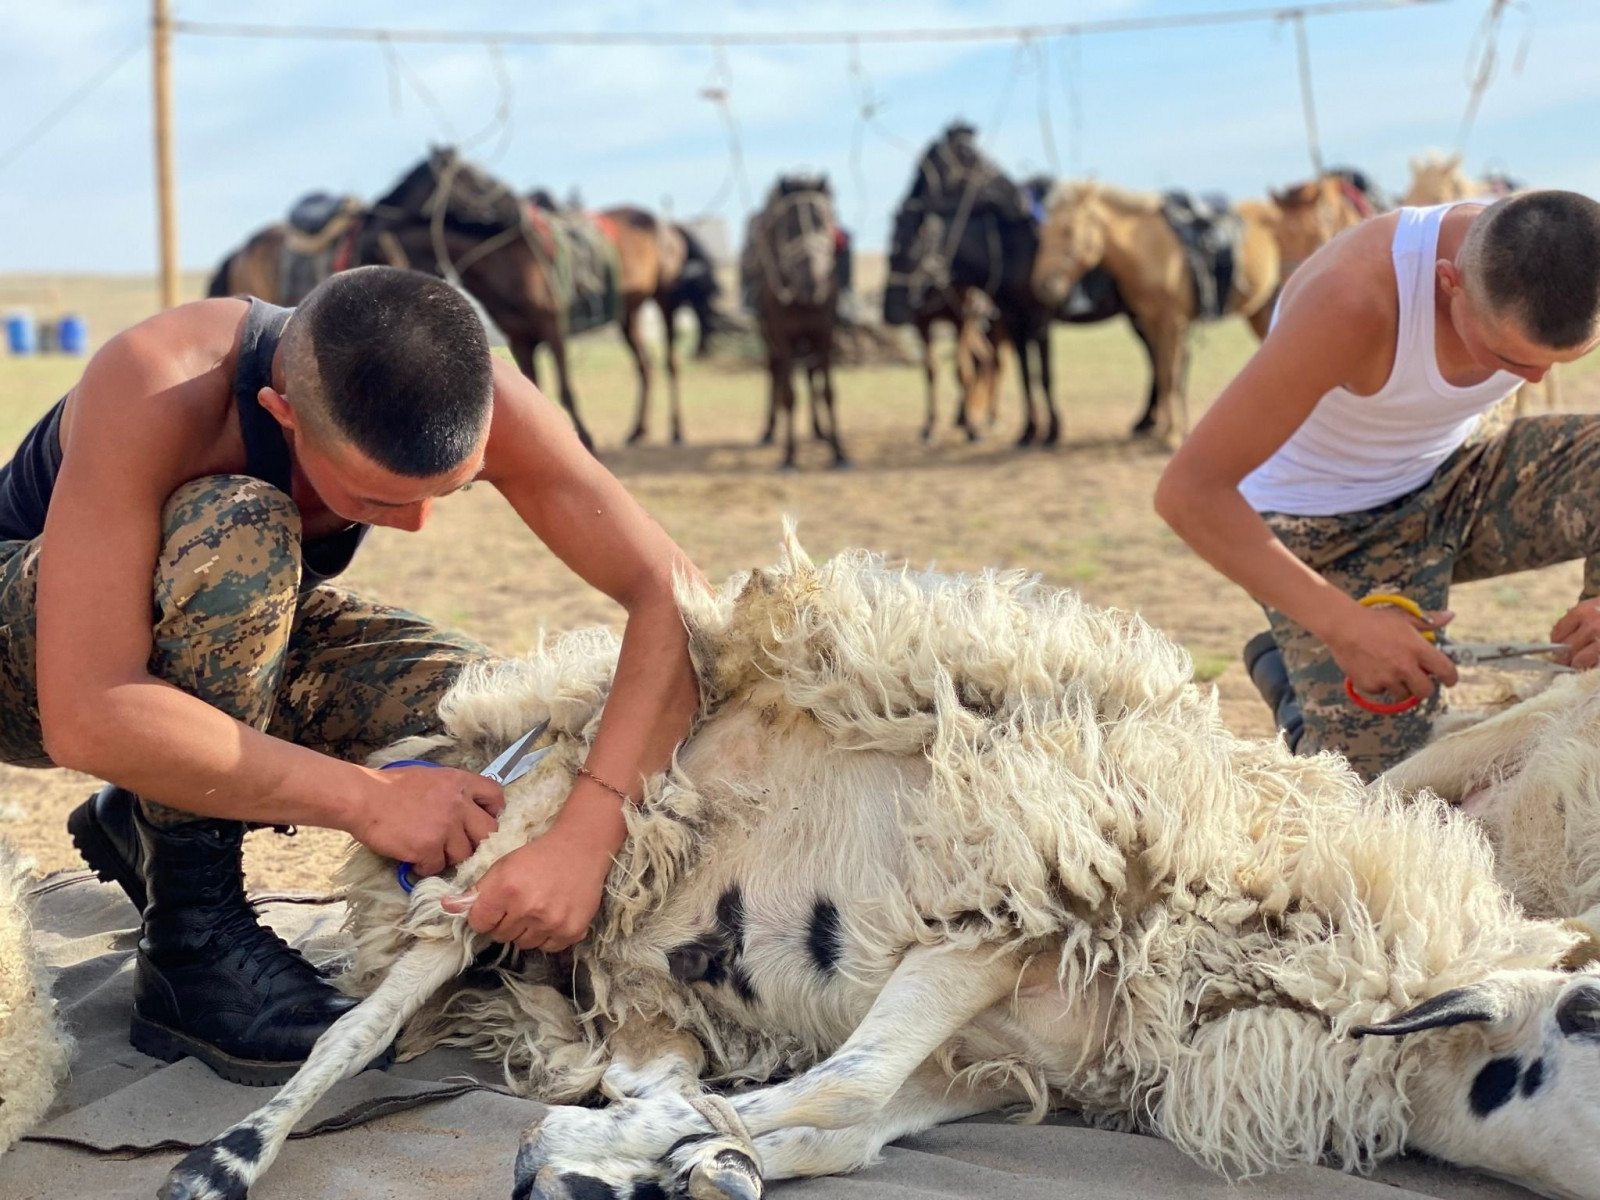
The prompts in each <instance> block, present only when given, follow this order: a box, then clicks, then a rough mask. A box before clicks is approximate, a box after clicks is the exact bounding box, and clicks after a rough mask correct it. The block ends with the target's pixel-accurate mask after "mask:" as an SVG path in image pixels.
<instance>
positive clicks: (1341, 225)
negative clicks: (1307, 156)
mask: <svg viewBox="0 0 1600 1200" xmlns="http://www.w3.org/2000/svg"><path fill="white" fill-rule="evenodd" d="M1268 195H1269V196H1270V197H1271V199H1272V204H1273V206H1274V207H1276V208H1277V210H1278V211H1277V220H1276V225H1275V226H1274V232H1275V233H1276V235H1277V238H1278V258H1279V270H1280V272H1281V274H1282V276H1283V278H1285V279H1287V278H1288V277H1289V276H1290V275H1291V274H1292V273H1293V272H1294V270H1295V269H1296V268H1297V267H1299V266H1300V264H1301V263H1303V262H1305V261H1306V259H1308V258H1310V257H1311V256H1312V255H1313V254H1315V253H1316V252H1317V251H1318V250H1319V249H1321V248H1322V247H1323V246H1325V245H1327V244H1328V243H1329V242H1330V241H1332V240H1333V238H1334V237H1335V235H1337V234H1340V233H1343V232H1344V231H1345V230H1346V229H1351V228H1353V227H1355V226H1357V225H1359V224H1361V222H1362V221H1365V220H1366V219H1367V218H1368V217H1370V216H1372V215H1373V214H1374V213H1375V212H1376V209H1375V208H1374V206H1373V204H1372V201H1371V199H1370V198H1369V197H1368V195H1367V193H1366V192H1365V191H1363V190H1362V189H1361V188H1359V187H1358V186H1356V184H1355V183H1354V182H1352V180H1351V177H1350V175H1348V174H1347V173H1344V172H1333V171H1330V172H1328V173H1327V174H1324V175H1321V176H1319V177H1318V178H1316V179H1312V180H1308V181H1307V182H1305V183H1296V184H1291V185H1290V186H1289V187H1286V188H1283V189H1281V190H1274V191H1271V192H1269V193H1268Z"/></svg>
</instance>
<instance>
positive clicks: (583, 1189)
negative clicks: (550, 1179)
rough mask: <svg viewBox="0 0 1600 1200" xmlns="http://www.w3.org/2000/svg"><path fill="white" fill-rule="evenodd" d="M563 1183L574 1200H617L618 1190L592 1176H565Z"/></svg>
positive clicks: (562, 1178)
mask: <svg viewBox="0 0 1600 1200" xmlns="http://www.w3.org/2000/svg"><path fill="white" fill-rule="evenodd" d="M561 1182H562V1183H564V1184H566V1186H567V1195H569V1196H571V1197H572V1200H617V1189H616V1188H614V1187H612V1186H611V1185H610V1184H609V1183H607V1182H606V1181H605V1180H603V1179H596V1178H595V1177H594V1176H592V1175H563V1176H562V1177H561Z"/></svg>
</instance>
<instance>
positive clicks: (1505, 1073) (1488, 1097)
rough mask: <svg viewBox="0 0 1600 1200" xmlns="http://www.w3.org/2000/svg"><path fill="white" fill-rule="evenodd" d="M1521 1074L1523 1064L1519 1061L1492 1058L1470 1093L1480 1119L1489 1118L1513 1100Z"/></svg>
mask: <svg viewBox="0 0 1600 1200" xmlns="http://www.w3.org/2000/svg"><path fill="white" fill-rule="evenodd" d="M1521 1073H1522V1064H1521V1063H1520V1062H1519V1061H1518V1060H1517V1059H1514V1058H1491V1059H1490V1060H1489V1061H1488V1062H1487V1063H1485V1064H1484V1067H1483V1070H1481V1071H1479V1072H1478V1077H1477V1078H1476V1079H1474V1080H1473V1081H1472V1090H1471V1091H1470V1092H1469V1093H1468V1099H1469V1100H1470V1102H1471V1104H1472V1111H1473V1112H1474V1113H1476V1114H1477V1115H1478V1116H1480V1117H1487V1116H1488V1115H1489V1114H1490V1113H1492V1112H1493V1111H1494V1110H1495V1109H1497V1108H1499V1107H1500V1106H1501V1105H1503V1104H1504V1103H1505V1102H1506V1101H1507V1100H1509V1099H1511V1097H1512V1096H1513V1095H1514V1094H1515V1093H1516V1090H1517V1076H1518V1075H1520V1074H1521Z"/></svg>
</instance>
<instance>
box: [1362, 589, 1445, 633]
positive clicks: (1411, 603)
mask: <svg viewBox="0 0 1600 1200" xmlns="http://www.w3.org/2000/svg"><path fill="white" fill-rule="evenodd" d="M1359 603H1360V605H1361V607H1363V608H1398V609H1399V610H1400V611H1401V612H1405V613H1409V614H1410V615H1412V616H1413V617H1416V618H1417V620H1419V621H1427V622H1428V624H1429V625H1432V624H1433V620H1432V619H1431V618H1430V617H1429V616H1428V614H1427V613H1425V612H1423V611H1422V606H1421V605H1420V604H1418V603H1417V602H1416V601H1415V600H1413V599H1411V597H1409V596H1400V595H1395V594H1392V593H1388V592H1380V593H1378V594H1376V595H1372V596H1363V597H1361V599H1360V601H1359ZM1417 632H1418V633H1420V634H1421V635H1422V636H1423V637H1424V638H1426V639H1427V640H1428V641H1430V642H1433V641H1437V640H1438V638H1437V636H1436V635H1435V634H1434V632H1433V630H1432V629H1419V630H1417Z"/></svg>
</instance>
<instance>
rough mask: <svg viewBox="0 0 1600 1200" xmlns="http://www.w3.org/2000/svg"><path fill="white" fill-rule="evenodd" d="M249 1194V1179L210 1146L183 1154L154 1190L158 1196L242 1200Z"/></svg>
mask: <svg viewBox="0 0 1600 1200" xmlns="http://www.w3.org/2000/svg"><path fill="white" fill-rule="evenodd" d="M249 1194H250V1184H249V1181H248V1180H245V1179H241V1178H240V1177H239V1176H238V1175H236V1174H234V1171H233V1168H232V1167H230V1166H229V1165H228V1164H227V1163H226V1162H224V1161H223V1159H222V1158H221V1157H220V1156H219V1155H217V1154H215V1153H214V1152H213V1151H212V1148H211V1147H210V1146H202V1147H200V1149H198V1150H192V1151H190V1152H189V1153H188V1154H187V1155H185V1156H184V1159H183V1161H182V1162H180V1163H179V1164H178V1165H177V1166H175V1167H173V1168H172V1170H171V1171H170V1172H169V1173H168V1174H167V1181H166V1182H165V1183H164V1184H162V1185H161V1191H160V1192H159V1193H157V1195H158V1197H159V1200H245V1197H246V1196H248V1195H249Z"/></svg>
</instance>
